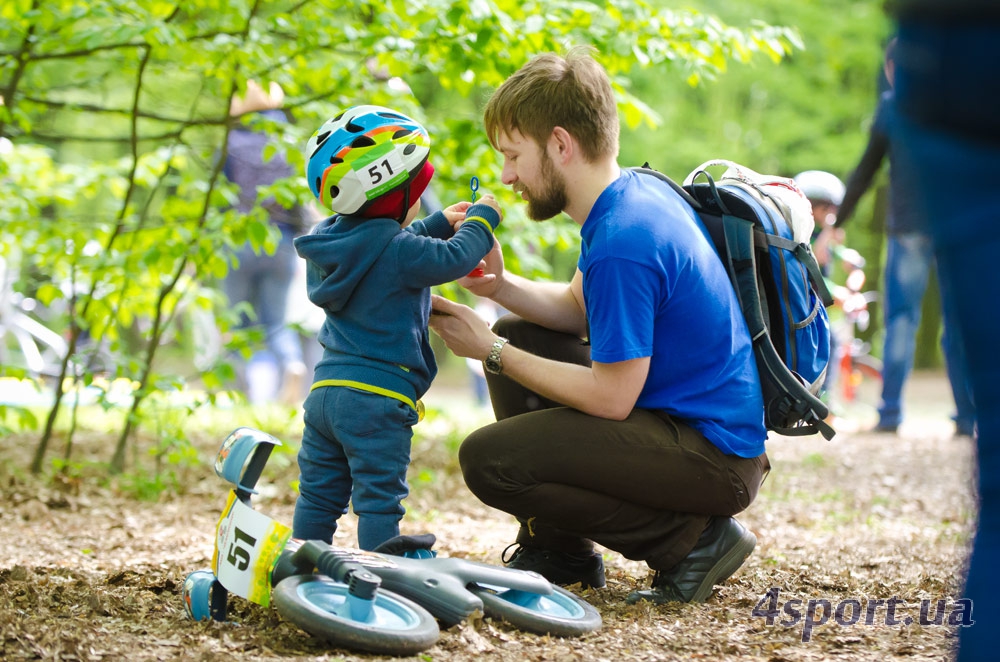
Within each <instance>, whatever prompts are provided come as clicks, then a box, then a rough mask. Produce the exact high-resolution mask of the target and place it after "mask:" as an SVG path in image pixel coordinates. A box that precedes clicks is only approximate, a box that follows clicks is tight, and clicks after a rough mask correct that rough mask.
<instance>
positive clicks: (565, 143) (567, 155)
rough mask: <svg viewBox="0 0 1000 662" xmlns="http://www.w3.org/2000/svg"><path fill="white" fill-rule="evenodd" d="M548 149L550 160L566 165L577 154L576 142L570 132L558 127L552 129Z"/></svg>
mask: <svg viewBox="0 0 1000 662" xmlns="http://www.w3.org/2000/svg"><path fill="white" fill-rule="evenodd" d="M546 149H548V150H549V158H551V159H552V160H553V161H555V162H556V163H560V164H566V163H567V162H568V161H569V160H570V159H571V158H573V155H574V154H575V153H576V140H574V139H573V136H572V135H571V134H570V132H569V131H567V130H566V129H564V128H562V127H561V126H557V127H555V128H553V129H552V134H551V135H550V136H549V142H548V145H546Z"/></svg>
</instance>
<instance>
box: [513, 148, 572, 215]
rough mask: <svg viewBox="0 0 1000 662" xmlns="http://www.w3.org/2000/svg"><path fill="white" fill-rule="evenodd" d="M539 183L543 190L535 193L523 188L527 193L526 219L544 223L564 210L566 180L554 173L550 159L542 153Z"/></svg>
mask: <svg viewBox="0 0 1000 662" xmlns="http://www.w3.org/2000/svg"><path fill="white" fill-rule="evenodd" d="M541 181H542V186H544V189H542V190H541V191H538V192H535V191H532V190H531V189H529V188H527V187H524V189H522V190H524V191H526V192H527V193H528V218H530V219H531V220H533V221H545V220H548V219H550V218H552V217H553V216H555V215H556V214H558V213H559V212H561V211H562V210H564V209H566V180H565V179H564V178H563V176H562V175H560V174H559V173H558V172H556V169H555V166H554V165H553V163H552V159H550V158H549V155H548V154H545V153H543V156H542V168H541Z"/></svg>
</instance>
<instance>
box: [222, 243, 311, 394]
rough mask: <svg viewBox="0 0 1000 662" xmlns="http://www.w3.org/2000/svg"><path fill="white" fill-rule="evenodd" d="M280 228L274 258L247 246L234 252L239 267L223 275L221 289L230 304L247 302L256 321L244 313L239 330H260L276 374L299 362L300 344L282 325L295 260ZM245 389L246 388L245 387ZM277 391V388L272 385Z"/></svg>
mask: <svg viewBox="0 0 1000 662" xmlns="http://www.w3.org/2000/svg"><path fill="white" fill-rule="evenodd" d="M279 227H280V228H281V241H280V242H279V243H278V248H277V250H275V253H274V255H267V254H266V253H261V254H259V255H258V254H257V253H255V252H254V250H253V248H252V247H251V246H250V245H249V244H247V245H245V246H243V247H242V248H240V250H239V251H238V252H237V258H238V259H239V266H237V267H236V268H234V269H232V270H230V271H229V273H228V274H226V278H225V282H224V290H225V292H226V296H227V297H228V298H229V302H230V304H232V305H236V304H237V303H243V302H246V303H249V304H250V306H251V307H252V308H253V312H254V315H255V316H256V320H253V319H251V318H250V316H248V315H246V314H244V315H243V318H242V322H241V327H244V328H245V327H249V326H252V325H260V326H261V327H263V330H264V336H265V342H266V343H267V349H268V350H269V351H270V353H271V354H272V355H273V358H274V360H276V361H277V363H278V368H279V370H278V375H281V371H282V370H283V369H284V368H286V367H287V366H289V365H290V364H293V363H301V362H302V345H301V344H300V342H299V338H298V336H297V335H296V333H295V331H294V330H293V329H291V328H289V327H288V326H287V325H286V324H285V314H286V309H287V307H288V296H289V290H290V289H291V286H292V280H293V279H294V278H295V266H296V262H295V261H296V260H298V259H299V257H298V255H297V254H296V253H295V247H294V246H293V245H292V239H293V238H294V237H295V234H294V232H293V230H292V229H291V228H289V227H288V226H279ZM247 386H248V385H247ZM274 386H275V388H274V390H275V391H276V390H277V385H274Z"/></svg>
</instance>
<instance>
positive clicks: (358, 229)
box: [295, 216, 402, 313]
mask: <svg viewBox="0 0 1000 662" xmlns="http://www.w3.org/2000/svg"><path fill="white" fill-rule="evenodd" d="M401 231H402V229H401V228H400V226H399V223H398V222H396V221H395V220H393V219H389V218H372V219H364V218H358V217H354V216H331V217H330V218H328V219H326V220H324V221H322V222H321V223H319V224H318V225H317V226H316V227H315V228H314V229H313V231H312V232H311V233H310V234H307V235H304V236H301V237H298V238H296V239H295V250H296V251H297V252H298V254H299V256H300V257H302V258H303V259H305V261H306V287H307V292H308V294H309V300H310V301H312V302H313V303H314V304H316V305H317V306H319V307H320V308H323V309H324V310H327V311H329V312H334V313H335V312H337V311H340V310H341V309H343V308H344V306H346V305H347V302H348V301H350V299H351V295H352V294H354V291H355V289H356V288H357V286H358V283H359V282H361V279H362V278H364V277H365V274H367V273H368V271H369V270H370V269H371V268H372V265H373V264H375V262H376V261H377V260H378V259H379V257H380V256H381V255H382V251H384V250H385V248H386V246H388V245H389V243H390V242H391V241H392V239H393V237H395V236H396V235H397V234H399V233H400V232H401Z"/></svg>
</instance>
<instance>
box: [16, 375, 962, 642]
mask: <svg viewBox="0 0 1000 662" xmlns="http://www.w3.org/2000/svg"><path fill="white" fill-rule="evenodd" d="M434 398H440V400H439V401H438V402H437V403H435V402H434V401H433V400H434ZM429 400H430V403H431V405H432V407H433V406H434V405H439V406H443V405H444V404H447V403H449V402H450V403H451V404H452V405H459V404H461V406H463V407H464V406H466V404H467V403H464V402H461V395H460V394H459V393H456V392H444V391H440V392H435V393H432V397H431V398H429ZM908 401H909V402H910V410H909V411H910V415H909V417H908V419H907V421H906V424H905V425H904V426H903V428H902V429H901V434H900V436H898V437H895V436H879V435H872V434H865V433H851V432H842V433H841V434H839V435H838V436H837V437H836V438H835V440H834V441H832V442H825V441H823V440H822V439H818V438H817V439H786V438H775V439H772V440H771V441H770V442H769V445H768V450H769V454H770V456H771V461H772V465H773V471H772V474H771V476H770V477H769V478H768V480H767V482H766V483H765V485H764V487H763V488H762V492H761V495H760V497H759V498H758V500H757V501H756V502H755V503H754V504H753V505H752V506H751V507H750V509H749V510H748V511H747V512H745V513H744V514H743V515H741V517H740V519H741V521H743V522H744V523H745V524H746V525H747V526H748V527H750V528H751V529H752V530H753V531H754V532H755V533H756V535H757V537H758V541H759V542H758V546H757V549H756V551H755V553H754V554H753V555H752V556H751V558H750V559H749V560H748V562H747V564H746V565H745V566H744V567H743V568H742V569H741V570H740V571H739V572H738V573H737V575H736V576H734V577H733V578H732V579H731V580H730V581H729V582H727V583H726V584H725V585H724V586H723V587H721V588H719V589H718V590H717V591H716V593H715V595H714V596H713V597H712V598H711V599H710V600H709V601H708V602H707V603H705V604H701V605H679V604H674V605H668V606H663V607H652V606H649V605H636V606H629V605H626V604H625V602H624V598H625V596H626V595H627V594H628V592H629V591H631V590H633V589H634V588H635V587H636V586H639V585H642V584H643V583H644V582H645V581H646V570H645V567H644V566H643V565H642V564H640V563H635V562H631V561H627V560H625V559H623V558H622V557H621V556H619V555H618V554H615V553H613V552H608V553H607V554H606V555H605V560H606V565H607V568H608V586H607V588H605V589H602V590H599V591H591V592H587V593H583V594H582V595H584V597H585V598H586V599H588V600H589V601H590V602H591V603H592V604H594V605H595V606H596V607H597V608H598V609H599V610H600V611H601V613H602V616H603V618H604V627H603V628H602V630H601V631H600V632H597V633H594V634H592V635H588V636H585V637H583V638H580V639H557V638H550V637H542V636H536V635H530V634H525V633H522V632H519V631H517V630H514V629H511V628H510V627H508V626H506V625H505V624H502V623H494V622H491V621H490V620H488V619H487V620H482V619H473V620H472V621H471V622H466V623H463V624H461V625H459V626H456V627H455V628H452V629H451V630H448V631H446V632H444V633H442V636H441V639H440V640H439V642H438V643H437V644H436V645H435V646H434V647H433V648H431V649H429V650H428V651H426V653H425V654H424V655H423V656H418V657H415V658H413V659H423V660H439V661H445V662H459V661H465V660H479V659H483V658H486V659H496V660H517V661H523V660H560V661H562V660H566V661H569V660H614V661H617V660H687V659H692V658H699V657H700V658H702V659H711V660H721V659H736V658H740V659H755V660H776V661H777V660H789V661H791V660H819V659H844V660H857V659H870V660H941V659H947V658H948V657H949V656H950V654H951V651H952V650H953V646H954V637H953V633H954V630H955V627H949V626H948V625H947V621H948V617H949V616H951V617H953V618H955V619H956V620H957V621H961V620H962V618H963V617H966V616H968V614H966V615H963V613H962V605H961V603H958V602H956V600H957V598H958V597H959V589H958V581H959V577H960V574H961V564H962V562H963V559H964V557H965V546H966V543H967V540H968V537H969V531H970V527H971V522H972V519H973V516H974V513H973V510H974V509H973V499H972V496H971V491H970V487H969V484H970V483H969V480H970V479H969V477H970V467H971V458H972V448H973V445H972V442H971V440H969V439H966V438H952V436H951V432H952V428H951V425H950V423H949V422H948V420H947V414H948V404H947V401H948V394H947V390H946V386H945V382H944V381H943V379H941V377H940V376H939V375H918V376H917V377H916V378H915V379H914V380H913V382H912V383H911V385H910V387H909V392H908ZM855 413H856V415H858V416H860V418H861V419H862V422H864V421H863V419H864V418H865V416H866V415H867V414H866V413H865V412H863V411H858V412H855ZM421 426H422V427H423V429H422V430H421V432H420V435H421V436H420V437H419V438H418V440H417V442H416V443H415V447H414V467H415V469H414V472H413V474H412V476H411V483H412V485H413V495H412V497H411V498H410V499H409V501H408V508H409V513H408V515H407V518H406V519H405V520H404V532H406V533H419V532H424V531H431V532H434V533H435V534H436V535H437V537H438V540H439V543H438V550H439V552H440V553H441V554H443V555H449V556H467V557H469V558H472V559H475V560H480V561H485V562H489V563H497V562H498V556H499V553H500V551H501V550H502V549H503V547H504V546H505V545H506V544H508V543H509V542H510V541H512V540H513V538H514V533H515V531H516V529H515V527H514V525H513V524H512V522H511V521H510V520H509V519H508V518H507V517H505V516H502V515H499V514H498V513H496V512H495V511H492V510H490V509H488V508H485V507H484V506H482V505H481V504H479V503H478V502H477V501H476V500H475V499H474V498H472V497H471V496H470V495H469V494H468V492H467V491H466V489H465V487H464V485H463V484H462V482H461V478H460V477H459V476H458V472H457V470H456V467H455V462H454V448H455V447H456V445H457V443H458V441H460V437H461V435H460V434H459V433H457V432H456V431H455V430H453V429H451V428H450V427H449V424H448V423H447V421H446V420H445V419H443V418H439V419H436V420H435V419H433V418H431V419H430V420H428V421H426V422H425V423H422V424H421ZM846 427H848V426H846V425H845V428H846ZM219 441H220V439H214V438H213V439H205V440H203V442H201V446H202V448H201V451H202V453H203V455H204V459H205V460H207V459H208V458H209V457H211V456H212V455H213V454H214V450H215V447H216V446H217V445H218V442H219ZM87 443H89V444H90V445H92V446H93V447H95V448H100V447H101V444H102V443H111V442H110V441H109V440H101V439H100V438H96V439H91V440H89V441H87V442H86V443H85V444H84V446H86V444H87ZM30 447H31V440H30V439H19V438H17V437H8V438H6V439H3V440H0V451H2V452H3V457H4V458H6V460H5V463H4V464H0V659H3V660H11V661H13V660H36V659H41V660H135V661H140V662H145V661H152V660H206V661H215V660H219V661H221V660H230V659H240V660H242V661H245V662H256V661H258V660H285V659H302V660H340V659H344V660H361V659H378V658H375V657H371V656H359V655H353V654H351V653H349V652H347V651H344V650H338V649H334V648H331V647H330V646H329V645H327V644H324V643H323V642H320V641H317V640H315V639H313V638H311V637H309V636H307V635H304V634H303V633H301V632H300V631H298V629H297V628H295V627H294V626H292V625H290V624H288V623H287V622H284V621H282V620H281V619H279V618H278V617H277V615H276V613H275V612H273V611H271V610H267V609H261V608H258V607H256V606H253V605H248V604H247V603H246V602H245V601H242V600H239V599H238V598H237V599H234V600H232V602H231V612H232V613H231V622H229V623H225V624H218V623H195V622H192V621H189V620H187V619H186V617H185V615H184V611H183V609H182V605H181V601H180V597H179V591H180V585H181V583H182V582H183V580H184V577H185V576H186V575H187V574H188V573H189V572H191V571H193V570H196V569H200V568H207V567H208V566H209V563H210V557H211V551H212V544H213V543H212V539H213V532H214V526H215V522H216V519H217V518H218V514H219V510H220V508H221V506H222V503H223V501H224V498H225V487H224V486H223V484H222V482H221V481H220V480H219V479H217V478H216V477H215V476H214V474H212V473H211V469H210V467H208V466H207V465H206V466H202V467H201V468H199V469H197V470H194V471H192V472H191V473H190V474H189V480H190V484H189V485H188V486H187V488H186V490H185V492H184V493H183V495H174V496H171V497H169V498H163V499H161V500H160V501H159V502H157V503H147V502H140V501H137V500H135V499H134V498H131V497H127V496H124V495H122V494H121V493H120V492H119V491H117V490H115V489H113V488H111V487H107V488H97V487H93V486H92V484H91V483H90V482H88V481H84V482H75V481H67V482H65V483H63V484H59V485H53V484H40V483H38V482H35V481H33V480H31V479H29V478H26V477H25V476H24V472H23V467H24V466H26V462H23V461H22V458H23V456H25V454H26V453H27V452H28V451H27V449H30ZM293 465H294V461H293V457H292V456H290V455H279V456H278V457H276V458H272V462H271V463H270V464H269V466H268V470H267V473H266V477H267V478H268V479H269V480H270V482H269V484H268V485H266V486H265V488H266V489H264V490H263V495H262V497H261V498H260V499H259V500H258V502H257V508H258V509H259V510H262V511H264V512H267V513H268V514H269V515H271V516H273V517H275V518H277V519H279V520H281V521H285V522H289V521H290V520H291V512H292V507H293V500H292V497H291V496H290V494H291V490H290V488H289V487H288V483H289V482H290V481H291V480H293V479H294V475H295V472H294V466H293ZM353 535H354V530H353V522H352V521H351V519H350V518H347V519H345V522H344V526H343V528H342V529H341V531H340V532H338V538H337V542H338V543H339V544H342V545H344V546H351V545H352V544H353V539H354V538H353ZM772 598H773V600H772ZM893 598H896V599H897V600H901V601H903V602H902V603H899V602H896V603H894V605H895V606H894V612H893V614H890V613H889V610H888V603H889V601H890V600H892V599H893ZM762 599H764V601H763V603H761V600H762ZM795 600H799V601H801V602H799V603H796V602H795ZM871 600H882V601H883V602H882V603H879V604H877V605H874V606H870V605H869V601H871ZM939 601H943V605H944V616H945V618H944V621H943V623H942V624H941V625H938V624H935V622H934V621H935V616H936V615H937V613H938V602H939ZM855 602H856V603H857V604H856V605H855ZM759 603H761V604H762V605H763V607H764V608H776V609H777V611H778V616H777V618H774V619H773V620H772V622H771V623H768V622H767V619H766V618H764V617H763V616H757V617H755V616H754V615H753V611H754V608H755V606H758V604H759ZM810 604H811V605H812V606H813V611H812V613H811V614H810V613H809V606H810ZM827 604H828V605H829V609H830V611H826V605H827ZM921 605H924V607H925V609H924V612H925V613H924V614H923V615H922V614H921ZM856 608H860V609H861V612H863V613H861V612H856ZM838 609H839V611H838ZM855 613H857V614H858V618H857V619H856V622H853V624H852V620H851V619H852V618H854V616H853V615H854V614H855ZM869 614H870V616H869ZM824 615H825V616H826V619H825V620H824V618H823V616H824ZM971 618H972V619H973V620H974V613H973V614H972V615H971ZM820 621H823V622H822V623H820ZM893 621H898V622H895V623H893ZM921 621H923V623H924V624H921Z"/></svg>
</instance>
